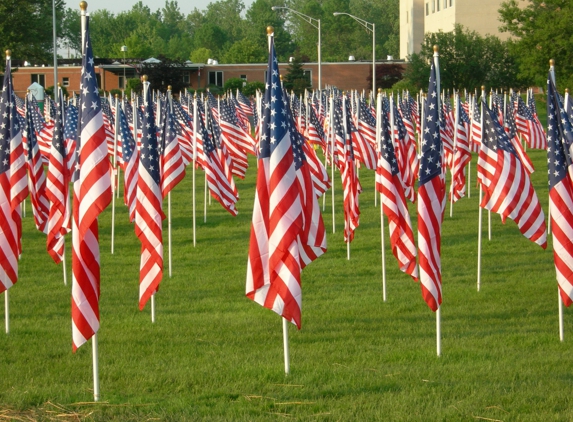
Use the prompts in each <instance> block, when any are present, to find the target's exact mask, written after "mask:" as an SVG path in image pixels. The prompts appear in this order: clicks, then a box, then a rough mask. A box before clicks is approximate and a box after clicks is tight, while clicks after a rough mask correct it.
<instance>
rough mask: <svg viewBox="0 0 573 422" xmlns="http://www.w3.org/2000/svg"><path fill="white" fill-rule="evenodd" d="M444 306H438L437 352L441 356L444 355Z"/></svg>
mask: <svg viewBox="0 0 573 422" xmlns="http://www.w3.org/2000/svg"><path fill="white" fill-rule="evenodd" d="M441 309H442V306H441V305H440V306H438V309H437V310H436V353H437V355H438V357H439V356H442V324H441V315H440V311H441Z"/></svg>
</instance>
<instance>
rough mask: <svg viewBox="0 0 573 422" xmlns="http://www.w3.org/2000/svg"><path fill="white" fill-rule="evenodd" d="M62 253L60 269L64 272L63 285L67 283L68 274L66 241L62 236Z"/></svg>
mask: <svg viewBox="0 0 573 422" xmlns="http://www.w3.org/2000/svg"><path fill="white" fill-rule="evenodd" d="M62 250H63V254H62V270H63V272H64V286H67V285H68V275H67V269H66V241H65V238H64V246H63V249H62Z"/></svg>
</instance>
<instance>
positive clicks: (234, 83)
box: [223, 78, 246, 94]
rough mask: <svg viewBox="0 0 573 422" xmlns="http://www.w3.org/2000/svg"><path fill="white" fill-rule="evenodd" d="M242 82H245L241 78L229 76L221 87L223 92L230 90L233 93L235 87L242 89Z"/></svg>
mask: <svg viewBox="0 0 573 422" xmlns="http://www.w3.org/2000/svg"><path fill="white" fill-rule="evenodd" d="M243 84H246V83H245V81H244V80H243V79H241V78H229V79H227V80H226V81H225V86H224V87H223V90H224V91H225V92H227V91H231V92H232V93H233V94H235V93H236V92H237V89H238V90H239V91H241V92H242V91H243Z"/></svg>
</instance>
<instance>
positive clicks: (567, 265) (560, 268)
mask: <svg viewBox="0 0 573 422" xmlns="http://www.w3.org/2000/svg"><path fill="white" fill-rule="evenodd" d="M571 130H572V129H571V123H570V120H569V116H568V115H567V113H566V111H565V109H564V107H563V104H561V101H560V99H559V94H558V93H557V90H556V89H555V85H554V83H553V80H552V75H551V74H549V77H548V79H547V143H548V146H547V163H548V166H549V168H548V174H549V209H550V214H551V228H552V230H551V234H552V236H553V259H554V262H555V272H556V274H557V284H558V286H559V293H560V295H561V300H563V303H564V304H565V305H566V306H570V305H571V303H572V302H573V183H572V180H571V174H570V172H571V170H572V167H571V164H572V163H571V156H570V155H569V154H568V149H569V148H568V146H570V145H572V144H573V132H572V131H571Z"/></svg>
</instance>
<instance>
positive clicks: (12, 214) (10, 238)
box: [0, 57, 28, 293]
mask: <svg viewBox="0 0 573 422" xmlns="http://www.w3.org/2000/svg"><path fill="white" fill-rule="evenodd" d="M17 146H19V149H20V154H19V155H12V149H13V147H17ZM13 158H14V159H15V160H16V161H15V162H12V159H13ZM13 171H16V173H12V172H13ZM21 173H23V180H24V183H23V184H22V182H21V181H20V183H19V187H20V188H21V190H19V191H16V192H13V191H12V190H11V188H13V186H12V180H13V179H12V178H13V176H17V178H15V179H14V180H15V181H18V179H19V177H20V174H21ZM24 192H25V194H26V195H27V194H28V185H27V184H26V168H25V164H24V154H23V147H22V131H21V127H20V120H19V118H18V112H17V111H16V100H15V96H14V88H13V85H12V71H11V60H10V57H7V58H6V68H5V71H4V84H3V88H2V96H1V97H0V293H2V292H4V291H5V290H8V289H9V288H10V287H12V286H13V285H14V284H15V283H16V281H18V256H19V254H20V252H21V249H20V235H21V231H22V227H21V225H22V220H21V218H20V214H19V212H20V203H21V202H22V200H23V198H21V196H22V194H23V193H24ZM13 193H18V194H20V195H16V196H12V194H13ZM26 195H24V197H25V196H26Z"/></svg>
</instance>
